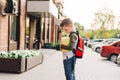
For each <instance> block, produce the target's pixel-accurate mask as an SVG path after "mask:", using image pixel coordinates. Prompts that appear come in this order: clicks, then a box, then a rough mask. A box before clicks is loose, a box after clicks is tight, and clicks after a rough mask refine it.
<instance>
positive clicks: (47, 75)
mask: <svg viewBox="0 0 120 80" xmlns="http://www.w3.org/2000/svg"><path fill="white" fill-rule="evenodd" d="M42 52H43V53H44V56H45V57H44V62H43V64H41V65H39V66H37V67H35V68H33V69H31V70H29V71H27V72H24V73H22V74H14V73H0V80H65V76H64V70H63V57H62V53H61V52H59V51H56V50H49V49H42ZM76 80H120V67H119V66H117V65H116V64H114V63H112V62H110V61H108V60H106V59H103V58H101V57H100V55H99V54H97V53H95V52H92V50H91V49H89V48H85V53H84V57H83V59H77V62H76Z"/></svg>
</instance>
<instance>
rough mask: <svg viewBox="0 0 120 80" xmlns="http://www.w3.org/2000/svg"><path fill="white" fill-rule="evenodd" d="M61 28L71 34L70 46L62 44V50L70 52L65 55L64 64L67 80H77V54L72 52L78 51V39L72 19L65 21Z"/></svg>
mask: <svg viewBox="0 0 120 80" xmlns="http://www.w3.org/2000/svg"><path fill="white" fill-rule="evenodd" d="M60 26H61V27H62V29H63V30H64V31H65V32H66V33H69V34H70V41H69V45H64V44H61V49H66V50H69V51H68V52H65V53H63V58H64V60H63V64H64V70H65V76H66V80H75V63H76V57H75V54H74V53H73V52H72V50H73V49H76V46H77V41H78V37H77V35H76V34H75V33H73V32H76V30H75V27H74V26H73V22H72V20H71V19H70V18H66V19H64V20H63V21H62V22H61V24H60Z"/></svg>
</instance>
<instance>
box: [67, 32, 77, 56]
mask: <svg viewBox="0 0 120 80" xmlns="http://www.w3.org/2000/svg"><path fill="white" fill-rule="evenodd" d="M72 34H76V35H77V37H78V42H77V45H76V48H77V47H78V43H79V32H78V31H76V32H71V33H70V35H69V37H70V36H71V35H72ZM72 52H73V53H74V54H75V52H76V49H73V50H72Z"/></svg>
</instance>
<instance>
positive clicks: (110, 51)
mask: <svg viewBox="0 0 120 80" xmlns="http://www.w3.org/2000/svg"><path fill="white" fill-rule="evenodd" d="M119 54H120V41H116V42H114V43H112V44H110V45H107V46H102V48H101V56H102V57H106V58H107V59H109V60H111V61H112V62H114V63H117V57H118V55H119Z"/></svg>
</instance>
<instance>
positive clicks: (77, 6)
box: [64, 0, 120, 29]
mask: <svg viewBox="0 0 120 80" xmlns="http://www.w3.org/2000/svg"><path fill="white" fill-rule="evenodd" d="M103 7H107V8H109V9H110V10H112V11H113V12H114V14H115V15H116V16H120V0H64V15H66V16H67V17H69V18H71V19H72V20H73V21H74V22H79V23H80V24H82V25H84V27H85V29H90V28H91V27H90V26H91V23H92V22H93V19H94V13H95V12H97V11H98V10H99V9H101V8H103Z"/></svg>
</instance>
